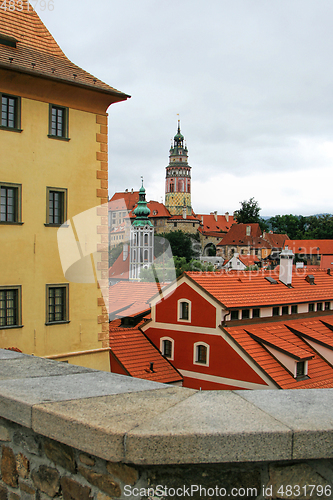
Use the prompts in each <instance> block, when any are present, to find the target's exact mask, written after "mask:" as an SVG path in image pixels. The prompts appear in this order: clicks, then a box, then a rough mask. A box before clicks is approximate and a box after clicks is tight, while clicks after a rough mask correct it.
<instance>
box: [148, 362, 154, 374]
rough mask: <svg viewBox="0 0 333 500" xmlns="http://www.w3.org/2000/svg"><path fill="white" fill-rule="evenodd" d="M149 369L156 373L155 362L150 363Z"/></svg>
mask: <svg viewBox="0 0 333 500" xmlns="http://www.w3.org/2000/svg"><path fill="white" fill-rule="evenodd" d="M149 370H150V371H151V372H152V373H155V371H154V363H150V366H149Z"/></svg>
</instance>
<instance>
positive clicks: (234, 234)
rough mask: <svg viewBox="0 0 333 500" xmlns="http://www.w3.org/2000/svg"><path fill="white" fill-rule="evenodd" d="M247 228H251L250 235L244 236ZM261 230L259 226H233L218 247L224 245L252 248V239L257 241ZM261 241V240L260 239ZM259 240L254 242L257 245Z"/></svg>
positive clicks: (255, 224)
mask: <svg viewBox="0 0 333 500" xmlns="http://www.w3.org/2000/svg"><path fill="white" fill-rule="evenodd" d="M247 227H250V228H251V232H250V235H248V236H247V235H246V231H247ZM261 234H262V233H261V229H260V226H259V224H257V223H254V224H233V225H232V226H231V228H230V229H229V231H228V232H227V234H226V235H225V236H223V239H222V241H221V242H220V243H218V246H225V245H243V246H253V240H254V238H256V239H258V238H259V237H260V236H261ZM261 239H262V238H261ZM258 241H259V240H256V242H257V243H258Z"/></svg>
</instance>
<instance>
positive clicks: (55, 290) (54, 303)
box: [48, 287, 66, 323]
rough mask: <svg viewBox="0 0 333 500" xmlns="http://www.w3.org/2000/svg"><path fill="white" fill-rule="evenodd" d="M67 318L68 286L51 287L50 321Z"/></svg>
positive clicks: (49, 301)
mask: <svg viewBox="0 0 333 500" xmlns="http://www.w3.org/2000/svg"><path fill="white" fill-rule="evenodd" d="M65 319H66V288H65V287H50V288H49V297H48V321H49V323H54V322H56V321H64V320H65Z"/></svg>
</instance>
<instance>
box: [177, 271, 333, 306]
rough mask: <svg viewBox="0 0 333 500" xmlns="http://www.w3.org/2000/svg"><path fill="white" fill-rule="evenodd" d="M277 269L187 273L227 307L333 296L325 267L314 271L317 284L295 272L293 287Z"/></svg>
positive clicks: (331, 285)
mask: <svg viewBox="0 0 333 500" xmlns="http://www.w3.org/2000/svg"><path fill="white" fill-rule="evenodd" d="M274 271H275V270H273V271H263V270H259V271H235V272H214V273H209V272H201V273H196V272H187V273H185V274H186V275H187V276H189V277H190V278H191V279H192V280H193V281H195V282H196V283H198V285H200V286H201V287H202V288H204V289H205V290H206V291H207V292H208V293H210V294H211V295H212V296H214V297H215V298H216V299H217V300H218V301H219V302H221V304H224V305H225V306H226V307H228V308H236V307H258V306H269V305H280V304H298V303H308V302H320V301H325V300H333V276H330V275H328V274H327V272H326V271H324V270H318V271H312V273H311V274H313V275H314V276H315V283H316V285H311V284H310V283H308V282H307V281H306V280H305V277H306V275H307V273H306V272H303V273H300V272H298V273H294V274H293V280H292V288H288V287H287V286H286V285H284V284H283V283H282V282H280V281H278V280H279V275H278V273H275V272H274ZM266 277H273V278H274V279H275V280H277V284H271V283H270V282H269V281H268V280H266V279H265V278H266Z"/></svg>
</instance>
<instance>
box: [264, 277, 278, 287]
mask: <svg viewBox="0 0 333 500" xmlns="http://www.w3.org/2000/svg"><path fill="white" fill-rule="evenodd" d="M265 280H267V281H269V283H271V284H272V285H277V281H276V280H275V279H274V278H271V277H270V276H265Z"/></svg>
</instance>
